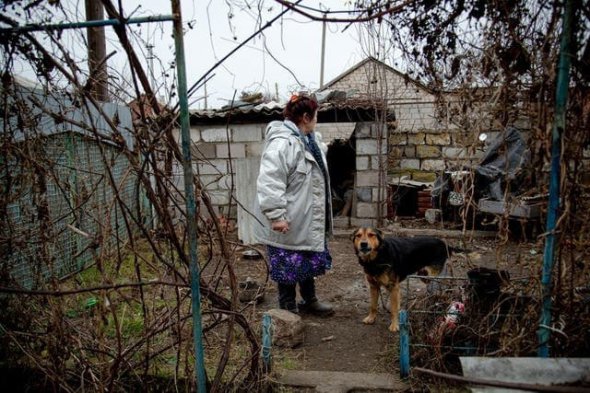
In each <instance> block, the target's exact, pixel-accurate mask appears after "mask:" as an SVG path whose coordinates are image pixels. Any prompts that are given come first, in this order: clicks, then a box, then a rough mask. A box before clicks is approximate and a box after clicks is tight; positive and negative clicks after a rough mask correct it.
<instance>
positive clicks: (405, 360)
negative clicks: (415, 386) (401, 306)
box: [399, 310, 410, 378]
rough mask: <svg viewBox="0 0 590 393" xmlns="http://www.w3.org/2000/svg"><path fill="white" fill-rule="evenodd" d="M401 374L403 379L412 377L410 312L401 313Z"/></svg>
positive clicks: (403, 311) (402, 311)
mask: <svg viewBox="0 0 590 393" xmlns="http://www.w3.org/2000/svg"><path fill="white" fill-rule="evenodd" d="M399 374H400V377H401V378H407V377H408V376H409V375H410V329H409V324H408V312H407V311H406V310H400V312H399Z"/></svg>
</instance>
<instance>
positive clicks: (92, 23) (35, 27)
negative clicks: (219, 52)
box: [0, 15, 174, 33]
mask: <svg viewBox="0 0 590 393" xmlns="http://www.w3.org/2000/svg"><path fill="white" fill-rule="evenodd" d="M170 21H174V15H154V16H145V17H141V18H131V19H124V20H122V21H121V20H119V19H105V20H89V21H86V22H72V23H56V24H50V25H40V24H30V25H24V26H13V27H7V28H2V29H0V33H26V32H29V31H49V30H68V29H79V28H83V27H84V28H86V27H101V26H116V25H130V24H140V23H150V22H170Z"/></svg>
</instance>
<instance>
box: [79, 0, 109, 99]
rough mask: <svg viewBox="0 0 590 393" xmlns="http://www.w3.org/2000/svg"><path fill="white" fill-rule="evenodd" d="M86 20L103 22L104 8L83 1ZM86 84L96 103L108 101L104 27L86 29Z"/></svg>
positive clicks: (95, 3)
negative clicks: (87, 71) (87, 72)
mask: <svg viewBox="0 0 590 393" xmlns="http://www.w3.org/2000/svg"><path fill="white" fill-rule="evenodd" d="M85 5H86V20H88V21H91V20H103V19H104V8H103V6H102V3H101V2H100V1H96V0H85ZM87 34H88V70H89V74H88V82H87V85H88V86H89V87H90V91H91V93H92V95H93V96H94V98H96V99H97V100H98V101H108V99H109V91H108V84H107V82H108V75H107V64H106V55H107V48H106V40H105V34H104V26H100V27H88V28H87Z"/></svg>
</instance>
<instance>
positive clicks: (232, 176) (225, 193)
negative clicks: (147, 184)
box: [178, 92, 387, 244]
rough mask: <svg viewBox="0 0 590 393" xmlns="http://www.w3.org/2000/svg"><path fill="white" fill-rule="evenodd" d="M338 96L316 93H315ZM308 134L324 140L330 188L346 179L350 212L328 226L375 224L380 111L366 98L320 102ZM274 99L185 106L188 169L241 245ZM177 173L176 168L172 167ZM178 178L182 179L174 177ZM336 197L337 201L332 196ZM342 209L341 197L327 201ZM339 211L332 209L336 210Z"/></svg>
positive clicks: (380, 198) (382, 185)
mask: <svg viewBox="0 0 590 393" xmlns="http://www.w3.org/2000/svg"><path fill="white" fill-rule="evenodd" d="M330 96H331V97H336V96H339V97H340V98H342V96H341V95H338V94H336V95H334V94H330V92H324V97H323V99H324V98H325V99H329V98H330ZM318 101H320V108H319V110H318V126H317V128H316V132H319V133H320V134H322V140H323V142H324V143H326V144H327V145H328V154H327V155H328V167H329V171H330V174H331V178H332V179H331V180H332V184H331V186H332V188H333V189H334V188H335V187H336V188H338V187H340V186H341V184H342V182H343V181H344V179H345V178H352V181H353V186H352V189H353V190H354V192H353V193H352V194H353V197H352V207H351V209H350V212H349V213H348V214H347V215H345V216H342V217H336V220H335V225H336V226H342V227H349V226H351V225H360V224H375V223H376V222H377V221H378V220H379V219H381V218H382V217H384V216H385V213H386V207H385V206H386V205H385V203H386V201H385V199H386V184H387V183H386V179H385V175H384V174H385V171H384V170H383V169H384V168H386V165H387V127H385V124H384V120H386V116H387V115H386V112H385V111H383V110H382V109H381V108H380V107H379V106H377V105H375V104H374V103H372V102H369V101H368V100H358V99H357V100H333V101H327V100H326V102H322V99H319V100H318ZM282 110H283V106H282V105H280V104H278V103H273V102H271V103H266V104H259V105H255V104H245V105H239V106H233V107H230V108H224V109H221V110H210V111H193V112H191V117H190V123H191V143H192V145H191V149H192V153H193V155H192V157H193V159H194V160H195V161H196V165H195V167H196V173H197V174H198V176H199V178H200V180H201V182H202V184H203V185H205V187H206V189H207V190H208V193H209V195H210V196H211V199H212V202H213V204H214V205H215V206H216V207H217V209H218V214H219V215H220V216H225V217H229V218H236V219H237V224H238V236H239V238H240V240H242V241H243V242H244V243H246V244H248V243H250V242H251V241H252V240H253V239H252V238H251V234H250V230H249V228H251V225H250V222H251V221H250V220H253V219H254V218H253V216H252V215H251V214H250V210H251V207H252V206H253V201H254V198H255V193H256V187H255V183H256V178H257V176H258V169H259V165H260V155H261V150H262V146H263V142H264V130H265V128H266V125H267V124H268V123H269V122H270V121H272V120H278V119H282V118H283V116H282ZM178 173H180V172H178ZM178 182H179V184H182V178H181V176H179V179H178ZM336 202H338V201H336ZM335 206H340V207H342V203H335ZM338 213H339V211H336V212H335V214H336V215H338Z"/></svg>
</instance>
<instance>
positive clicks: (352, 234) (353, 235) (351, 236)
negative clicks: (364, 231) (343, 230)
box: [350, 228, 359, 241]
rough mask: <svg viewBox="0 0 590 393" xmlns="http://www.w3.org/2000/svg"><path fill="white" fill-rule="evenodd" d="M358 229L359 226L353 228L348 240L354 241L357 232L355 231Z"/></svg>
mask: <svg viewBox="0 0 590 393" xmlns="http://www.w3.org/2000/svg"><path fill="white" fill-rule="evenodd" d="M358 231H359V228H357V229H355V230H354V231H353V232H352V233H351V234H350V240H351V241H354V238H355V236H356V234H357V232H358Z"/></svg>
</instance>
